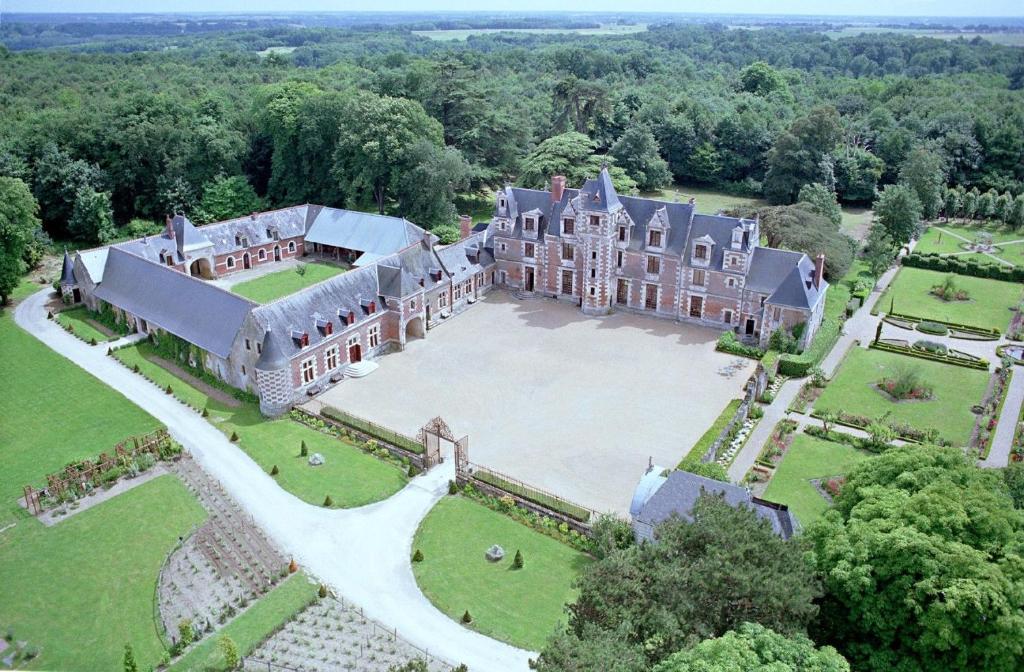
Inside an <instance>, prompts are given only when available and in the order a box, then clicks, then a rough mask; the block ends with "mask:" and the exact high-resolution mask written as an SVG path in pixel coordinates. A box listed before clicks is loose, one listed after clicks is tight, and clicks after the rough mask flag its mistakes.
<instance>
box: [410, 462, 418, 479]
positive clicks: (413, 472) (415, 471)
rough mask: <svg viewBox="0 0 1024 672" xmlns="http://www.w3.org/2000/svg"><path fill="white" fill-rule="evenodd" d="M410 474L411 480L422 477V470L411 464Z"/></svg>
mask: <svg viewBox="0 0 1024 672" xmlns="http://www.w3.org/2000/svg"><path fill="white" fill-rule="evenodd" d="M408 474H409V478H415V477H416V476H419V475H420V470H419V468H418V467H417V466H416V465H415V464H410V465H409V471H408Z"/></svg>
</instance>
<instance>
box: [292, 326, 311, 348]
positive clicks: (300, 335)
mask: <svg viewBox="0 0 1024 672" xmlns="http://www.w3.org/2000/svg"><path fill="white" fill-rule="evenodd" d="M292 340H294V341H295V342H296V343H297V344H298V345H299V347H300V348H305V347H308V346H309V332H305V331H299V330H298V329H292Z"/></svg>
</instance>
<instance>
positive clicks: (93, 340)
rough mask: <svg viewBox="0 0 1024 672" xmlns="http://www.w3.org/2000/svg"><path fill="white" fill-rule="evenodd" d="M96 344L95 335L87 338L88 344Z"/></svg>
mask: <svg viewBox="0 0 1024 672" xmlns="http://www.w3.org/2000/svg"><path fill="white" fill-rule="evenodd" d="M96 344H97V341H96V337H95V336H93V337H92V338H90V339H89V345H96Z"/></svg>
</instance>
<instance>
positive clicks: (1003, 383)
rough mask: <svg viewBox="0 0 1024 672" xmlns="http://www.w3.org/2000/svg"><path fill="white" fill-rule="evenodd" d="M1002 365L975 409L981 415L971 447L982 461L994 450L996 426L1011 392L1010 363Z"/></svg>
mask: <svg viewBox="0 0 1024 672" xmlns="http://www.w3.org/2000/svg"><path fill="white" fill-rule="evenodd" d="M1002 364H1003V365H1002V366H1001V367H1000V368H998V369H996V371H995V373H993V374H992V379H991V381H990V383H989V389H988V391H987V393H986V394H985V399H984V400H983V401H982V403H981V404H979V405H978V406H977V407H975V410H977V411H980V413H978V419H977V421H976V423H975V426H974V431H973V432H972V433H971V443H970V445H971V448H974V449H975V450H977V451H978V455H979V456H980V458H981V459H985V458H986V457H988V453H989V451H990V450H991V449H992V433H993V432H995V429H996V425H998V424H999V417H1000V415H1002V412H1003V404H1004V403H1005V402H1006V393H1007V392H1008V391H1009V382H1010V371H1011V367H1010V362H1009V360H1007V359H1004V360H1003V362H1002Z"/></svg>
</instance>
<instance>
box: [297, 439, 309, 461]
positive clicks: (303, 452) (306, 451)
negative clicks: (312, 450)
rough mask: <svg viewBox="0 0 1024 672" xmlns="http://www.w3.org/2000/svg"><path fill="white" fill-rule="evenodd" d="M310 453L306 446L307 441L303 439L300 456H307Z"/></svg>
mask: <svg viewBox="0 0 1024 672" xmlns="http://www.w3.org/2000/svg"><path fill="white" fill-rule="evenodd" d="M307 455H309V448H307V447H306V441H305V439H303V441H302V445H301V446H299V457H306V456H307Z"/></svg>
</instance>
